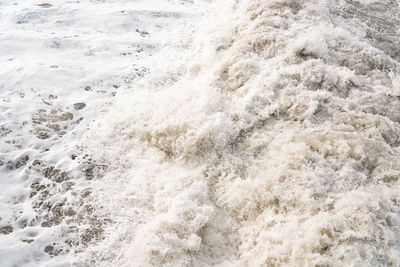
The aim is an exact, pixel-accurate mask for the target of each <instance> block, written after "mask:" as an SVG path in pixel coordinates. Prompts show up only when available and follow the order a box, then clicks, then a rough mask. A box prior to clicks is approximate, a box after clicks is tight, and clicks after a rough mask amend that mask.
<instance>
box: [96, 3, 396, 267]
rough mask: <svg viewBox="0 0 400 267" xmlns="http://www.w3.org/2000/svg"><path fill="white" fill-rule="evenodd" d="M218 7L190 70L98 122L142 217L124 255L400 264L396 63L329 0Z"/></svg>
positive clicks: (114, 178)
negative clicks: (362, 34)
mask: <svg viewBox="0 0 400 267" xmlns="http://www.w3.org/2000/svg"><path fill="white" fill-rule="evenodd" d="M221 2H222V1H221ZM224 2H225V3H226V1H224ZM231 2H232V3H231ZM335 2H337V4H338V5H339V4H340V5H344V6H345V5H346V2H342V1H335ZM367 2H371V1H367ZM361 4H363V3H361ZM216 5H217V6H218V7H220V8H221V7H223V8H222V11H221V9H220V10H219V14H217V13H216V12H215V13H212V15H211V18H210V24H209V25H207V27H205V28H204V30H203V31H200V33H199V36H198V39H197V41H195V43H194V46H195V45H196V44H197V46H196V47H195V49H194V50H195V52H194V53H193V55H192V56H191V59H190V60H188V62H187V63H186V64H187V66H188V67H187V68H185V69H186V71H185V74H184V75H182V76H183V77H182V78H180V80H179V81H177V82H175V83H174V84H173V85H172V86H169V87H168V88H164V89H162V90H159V88H158V89H157V88H150V87H151V84H152V83H151V81H150V82H149V81H148V80H145V81H143V82H142V84H140V85H138V88H139V87H143V86H144V88H145V89H136V91H135V92H134V93H132V94H127V95H124V96H123V97H122V98H123V99H124V100H123V101H122V100H121V101H120V104H119V105H118V107H115V109H114V110H113V111H111V112H110V114H109V115H108V116H107V117H106V118H104V119H103V120H102V121H101V126H100V127H99V128H97V129H96V130H97V133H96V138H99V140H101V141H102V142H103V146H102V147H101V148H100V149H101V150H104V151H107V153H102V154H103V155H105V158H107V159H103V160H105V161H108V162H109V164H110V165H112V166H114V168H115V169H116V171H115V172H113V173H108V174H106V176H105V178H104V181H105V182H106V183H108V186H110V185H112V184H113V183H117V182H118V179H119V178H120V175H121V173H122V175H123V176H124V177H125V178H124V179H125V180H124V181H125V183H126V184H127V187H126V192H125V193H124V194H125V195H124V198H134V199H136V201H134V202H130V204H131V205H133V206H134V207H135V209H137V210H139V211H140V214H142V216H143V218H144V219H143V220H142V221H141V222H139V223H137V224H136V226H135V227H134V229H132V230H131V232H133V233H134V234H132V235H131V236H130V237H129V240H125V241H124V242H126V243H129V244H130V245H129V248H128V249H126V250H125V249H124V252H123V256H122V258H126V259H127V260H126V261H123V262H124V263H125V264H127V265H129V264H130V263H132V262H135V264H136V263H138V264H139V265H143V266H144V265H146V264H147V265H156V266H159V265H165V266H192V265H196V266H203V265H218V264H221V265H224V264H226V265H235V264H236V265H238V266H263V265H265V266H299V265H305V266H316V265H327V266H349V265H353V266H369V265H371V266H373V265H393V266H396V265H399V264H400V250H399V247H400V243H399V240H400V228H399V227H400V215H399V214H400V194H399V189H398V188H399V178H400V163H399V160H398V157H399V155H400V154H399V149H398V147H399V145H400V143H399V142H400V139H399V137H400V125H399V122H400V112H399V110H400V109H399V108H400V100H399V97H400V95H399V89H400V88H399V68H400V64H399V62H397V61H396V59H395V58H393V57H391V56H390V55H388V54H386V53H385V51H384V50H382V49H379V48H378V47H376V46H374V43H375V41H376V40H373V41H371V40H369V39H368V38H367V37H365V38H364V37H363V36H355V35H354V34H352V33H351V30H354V28H351V27H350V26H349V27H348V28H346V27H344V26H343V25H345V24H346V20H348V18H346V16H344V15H343V14H341V15H340V16H339V15H337V14H335V13H334V12H331V6H332V4H329V3H327V2H326V1H300V0H272V1H254V0H244V1H230V2H229V4H226V5H222V4H221V3H216ZM365 8H367V7H365ZM343 10H344V12H345V11H346V9H345V8H344V9H343ZM221 13H222V14H221ZM364 16H368V13H364ZM211 22H212V24H211ZM227 22H229V23H227ZM360 27H361V26H360ZM368 30H371V28H369V29H368ZM372 30H373V29H372ZM106 129H107V131H106ZM89 139H90V138H89ZM89 141H90V140H89ZM91 142H92V143H93V140H92V141H91ZM89 143H90V142H89ZM94 143H95V144H96V145H94V146H93V145H92V147H91V148H90V145H89V149H91V151H92V153H95V154H96V153H97V154H100V153H99V151H98V148H94V147H96V146H98V142H94ZM121 147H122V148H123V149H119V148H121ZM115 148H118V150H119V151H117V152H115V151H113V150H115ZM107 149H108V150H107ZM121 150H122V151H121ZM133 151H134V152H133ZM121 158H123V159H121ZM121 160H122V161H123V162H124V164H123V167H121ZM110 197H111V199H112V198H113V197H112V196H110ZM144 200H145V201H144ZM112 206H113V207H118V206H119V205H118V204H114V205H112ZM123 227H125V226H124V225H121V226H120V231H121V232H128V230H127V229H122V230H121V228H123ZM103 246H106V245H104V244H103ZM128 259H129V260H128Z"/></svg>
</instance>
